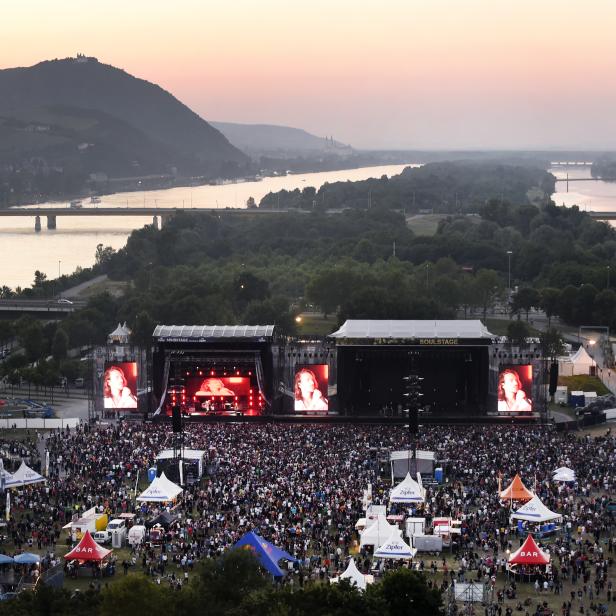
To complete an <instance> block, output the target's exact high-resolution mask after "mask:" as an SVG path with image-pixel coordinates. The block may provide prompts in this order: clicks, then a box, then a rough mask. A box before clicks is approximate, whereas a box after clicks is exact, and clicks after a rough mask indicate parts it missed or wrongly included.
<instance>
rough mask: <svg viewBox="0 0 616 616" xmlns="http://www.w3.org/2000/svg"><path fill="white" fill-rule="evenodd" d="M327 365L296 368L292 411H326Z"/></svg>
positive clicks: (327, 405)
mask: <svg viewBox="0 0 616 616" xmlns="http://www.w3.org/2000/svg"><path fill="white" fill-rule="evenodd" d="M328 378H329V367H328V365H327V364H311V365H304V366H297V367H296V369H295V379H294V382H293V397H294V409H295V411H297V412H304V411H327V410H328V409H329V403H328V400H327V383H328Z"/></svg>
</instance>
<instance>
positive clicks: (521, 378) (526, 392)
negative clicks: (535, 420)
mask: <svg viewBox="0 0 616 616" xmlns="http://www.w3.org/2000/svg"><path fill="white" fill-rule="evenodd" d="M532 388H533V367H532V366H530V365H523V366H502V367H501V371H500V372H499V374H498V412H499V413H506V414H510V415H523V414H524V413H530V412H532V410H533V402H532V399H531V394H532Z"/></svg>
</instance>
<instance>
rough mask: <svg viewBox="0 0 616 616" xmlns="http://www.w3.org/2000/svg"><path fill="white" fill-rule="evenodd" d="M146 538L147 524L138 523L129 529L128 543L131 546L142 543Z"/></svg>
mask: <svg viewBox="0 0 616 616" xmlns="http://www.w3.org/2000/svg"><path fill="white" fill-rule="evenodd" d="M144 539H145V526H141V525H139V524H137V525H136V526H133V527H132V528H131V529H130V530H129V531H128V544H129V545H130V546H135V545H141V544H142V543H143V541H144Z"/></svg>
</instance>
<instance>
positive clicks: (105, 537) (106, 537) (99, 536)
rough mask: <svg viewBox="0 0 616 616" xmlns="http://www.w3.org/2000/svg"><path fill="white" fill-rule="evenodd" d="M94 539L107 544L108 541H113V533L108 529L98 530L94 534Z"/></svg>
mask: <svg viewBox="0 0 616 616" xmlns="http://www.w3.org/2000/svg"><path fill="white" fill-rule="evenodd" d="M92 539H94V541H96V543H100V544H102V545H106V544H107V543H111V533H110V532H109V531H106V530H98V531H96V532H95V533H94V534H93V535H92Z"/></svg>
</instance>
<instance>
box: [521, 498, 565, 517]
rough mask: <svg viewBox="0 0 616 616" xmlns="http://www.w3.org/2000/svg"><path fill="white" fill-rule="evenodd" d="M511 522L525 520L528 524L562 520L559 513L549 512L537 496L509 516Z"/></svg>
mask: <svg viewBox="0 0 616 616" xmlns="http://www.w3.org/2000/svg"><path fill="white" fill-rule="evenodd" d="M510 519H511V520H527V521H528V522H548V521H549V520H558V519H562V516H561V515H560V514H559V513H554V512H553V511H550V510H549V509H548V508H547V507H546V506H545V505H544V504H543V503H542V502H541V499H540V498H539V497H538V496H533V498H532V499H531V500H529V501H528V502H527V503H526V504H525V505H522V506H521V507H520V508H519V509H518V510H517V511H516V512H515V513H512V514H511V517H510Z"/></svg>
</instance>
